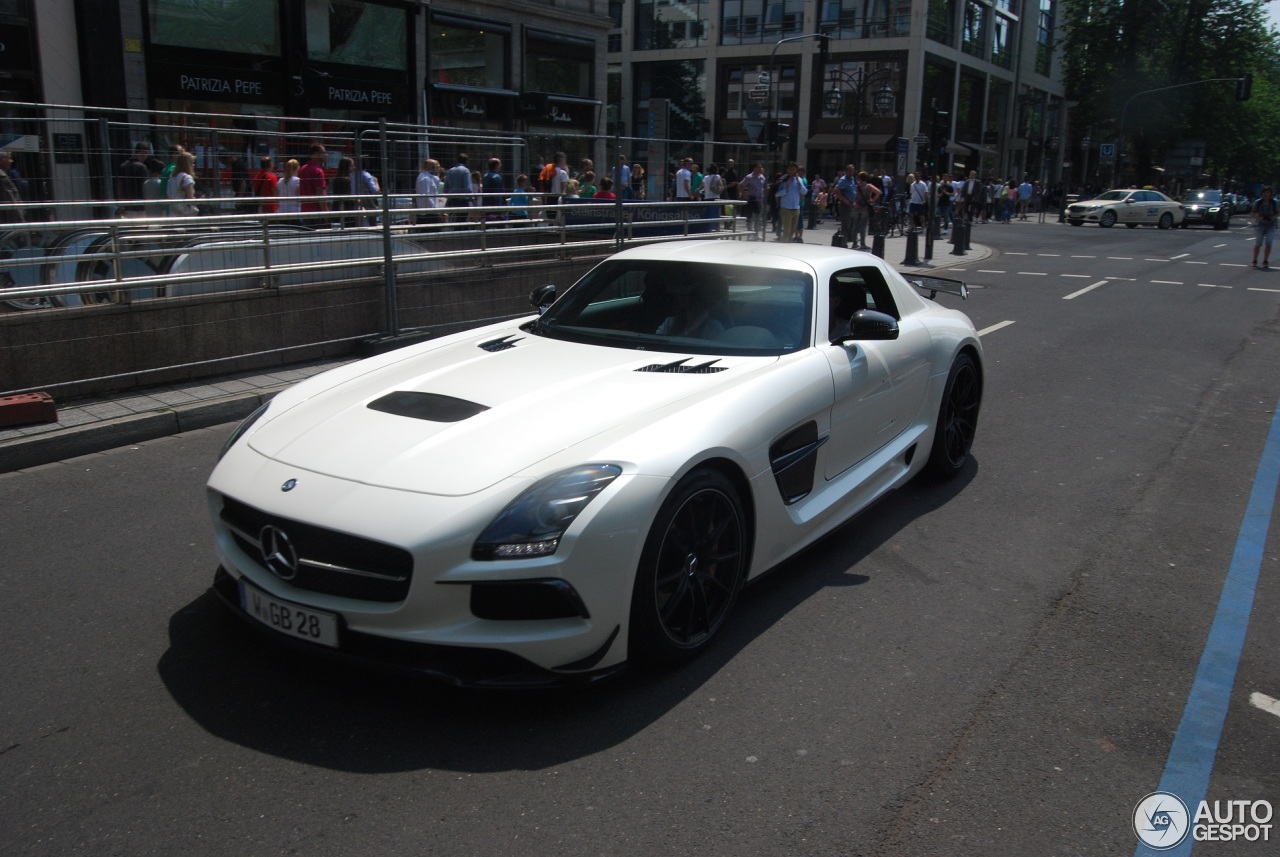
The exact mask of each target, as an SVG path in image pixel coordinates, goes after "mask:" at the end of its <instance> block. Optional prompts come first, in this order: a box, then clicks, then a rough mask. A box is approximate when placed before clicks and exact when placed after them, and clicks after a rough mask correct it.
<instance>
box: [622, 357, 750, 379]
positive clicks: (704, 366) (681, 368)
mask: <svg viewBox="0 0 1280 857" xmlns="http://www.w3.org/2000/svg"><path fill="white" fill-rule="evenodd" d="M689 359H690V358H688V357H686V358H684V359H683V360H677V361H676V362H674V363H651V364H649V365H648V366H641V367H640V368H639V369H637V370H636V371H637V372H670V373H673V374H676V375H710V374H712V373H715V372H723V371H724V370H725V369H728V368H729V367H728V366H713V365H712V364H713V363H715V362H716V361H715V360H708V361H707V362H706V363H699V364H697V365H696V366H690V365H688V362H689ZM716 359H717V360H718V359H719V358H716Z"/></svg>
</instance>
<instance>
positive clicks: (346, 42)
mask: <svg viewBox="0 0 1280 857" xmlns="http://www.w3.org/2000/svg"><path fill="white" fill-rule="evenodd" d="M407 19H408V15H407V13H406V12H405V10H404V9H403V8H402V7H395V6H380V5H378V4H376V3H367V2H356V0H307V56H308V57H309V58H310V59H313V60H318V61H320V62H332V63H342V64H343V65H358V66H362V67H365V68H386V69H394V70H396V71H403V70H404V69H405V68H406V67H407V57H406V54H407V52H408V51H407V45H408V24H407Z"/></svg>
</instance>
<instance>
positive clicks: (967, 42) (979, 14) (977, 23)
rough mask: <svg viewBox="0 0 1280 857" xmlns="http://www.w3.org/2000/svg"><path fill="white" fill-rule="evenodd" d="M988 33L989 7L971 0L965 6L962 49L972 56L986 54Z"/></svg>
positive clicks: (961, 32)
mask: <svg viewBox="0 0 1280 857" xmlns="http://www.w3.org/2000/svg"><path fill="white" fill-rule="evenodd" d="M986 35H987V7H986V6H984V5H982V4H981V3H978V2H975V0H969V2H968V3H966V4H965V6H964V26H963V27H962V28H961V30H960V49H961V50H962V51H964V52H965V53H966V54H969V55H970V56H974V57H981V56H984V54H985V48H986Z"/></svg>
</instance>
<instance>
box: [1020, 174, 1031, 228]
mask: <svg viewBox="0 0 1280 857" xmlns="http://www.w3.org/2000/svg"><path fill="white" fill-rule="evenodd" d="M1030 201H1031V182H1030V181H1028V180H1027V179H1026V178H1025V177H1024V178H1023V179H1022V184H1020V185H1018V219H1019V220H1026V219H1027V203H1029V202H1030Z"/></svg>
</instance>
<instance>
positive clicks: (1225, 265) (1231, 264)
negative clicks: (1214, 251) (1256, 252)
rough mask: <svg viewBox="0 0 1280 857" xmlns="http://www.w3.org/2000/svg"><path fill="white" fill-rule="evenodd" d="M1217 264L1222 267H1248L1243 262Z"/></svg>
mask: <svg viewBox="0 0 1280 857" xmlns="http://www.w3.org/2000/svg"><path fill="white" fill-rule="evenodd" d="M1218 264H1219V265H1221V266H1222V267H1223V268H1247V267H1249V266H1248V265H1246V264H1245V263H1243V262H1219V263H1218Z"/></svg>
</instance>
